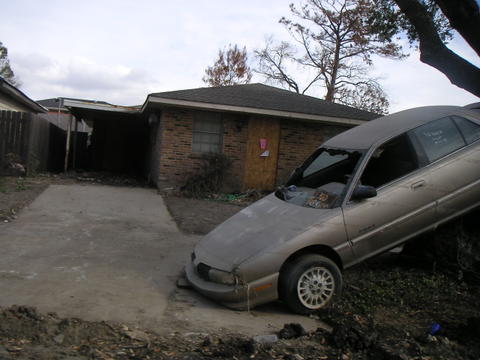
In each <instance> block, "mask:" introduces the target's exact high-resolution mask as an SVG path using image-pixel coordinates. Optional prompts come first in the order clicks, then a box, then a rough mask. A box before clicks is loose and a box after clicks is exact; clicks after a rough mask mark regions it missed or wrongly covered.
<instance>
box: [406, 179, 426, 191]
mask: <svg viewBox="0 0 480 360" xmlns="http://www.w3.org/2000/svg"><path fill="white" fill-rule="evenodd" d="M425 184H426V182H425V180H420V181H416V182H414V183H413V184H412V185H410V188H411V189H412V190H416V189H418V188H421V187H423V186H425Z"/></svg>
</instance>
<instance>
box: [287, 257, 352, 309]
mask: <svg viewBox="0 0 480 360" xmlns="http://www.w3.org/2000/svg"><path fill="white" fill-rule="evenodd" d="M342 283H343V281H342V273H341V272H340V269H339V268H338V266H337V265H336V264H335V263H334V262H333V261H331V260H330V259H329V258H327V257H325V256H321V255H314V254H311V255H304V256H301V257H299V258H298V259H296V260H295V261H294V262H292V263H290V264H288V265H287V266H286V267H285V269H284V271H283V272H282V277H281V280H280V286H281V288H280V294H281V297H282V300H283V301H284V302H285V303H286V304H287V305H288V307H289V308H290V309H291V310H293V311H294V312H296V313H299V314H310V313H312V312H314V311H316V310H319V309H322V308H325V307H327V306H328V305H330V304H331V303H332V301H333V300H334V298H335V297H337V296H338V295H340V293H341V290H342Z"/></svg>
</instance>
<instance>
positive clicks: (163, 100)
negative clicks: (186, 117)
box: [141, 95, 367, 126]
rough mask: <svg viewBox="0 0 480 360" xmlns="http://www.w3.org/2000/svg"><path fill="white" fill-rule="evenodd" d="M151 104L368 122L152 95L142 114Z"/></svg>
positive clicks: (342, 122) (346, 122)
mask: <svg viewBox="0 0 480 360" xmlns="http://www.w3.org/2000/svg"><path fill="white" fill-rule="evenodd" d="M149 103H153V104H159V105H167V106H173V107H189V108H193V109H201V110H214V111H230V112H237V113H247V114H256V115H268V116H276V117H282V118H292V119H302V120H308V121H318V122H322V123H327V124H338V125H348V126H355V125H361V124H364V123H366V122H367V120H357V119H347V118H339V117H333V116H324V115H313V114H305V113H297V112H290V111H281V110H270V109H260V108H253V107H244V106H235V105H223V104H213V103H204V102H197V101H188V100H177V99H168V98H161V97H156V96H151V95H148V97H147V100H146V101H145V103H144V104H143V106H142V110H141V111H142V112H143V111H145V109H146V108H147V106H148V104H149Z"/></svg>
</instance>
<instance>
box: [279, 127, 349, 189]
mask: <svg viewBox="0 0 480 360" xmlns="http://www.w3.org/2000/svg"><path fill="white" fill-rule="evenodd" d="M347 129H348V128H346V127H340V126H333V125H325V124H317V123H311V122H298V121H288V120H282V121H281V122H280V150H279V154H278V166H277V184H284V183H285V182H286V181H287V179H288V177H289V175H290V173H291V172H292V171H293V170H294V169H295V168H296V167H298V166H299V165H301V164H302V163H303V161H304V160H305V159H306V158H307V157H308V156H309V155H310V154H311V153H312V152H313V151H314V150H315V149H316V148H318V147H319V146H320V145H321V144H322V143H323V142H325V141H327V140H328V139H330V138H331V137H333V136H335V135H337V134H339V133H341V132H343V131H345V130H347Z"/></svg>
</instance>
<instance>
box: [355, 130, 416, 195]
mask: <svg viewBox="0 0 480 360" xmlns="http://www.w3.org/2000/svg"><path fill="white" fill-rule="evenodd" d="M418 168H419V162H418V158H417V156H416V153H415V151H414V150H413V147H412V144H411V143H410V139H409V137H408V135H407V134H402V135H400V136H397V137H395V138H393V139H392V140H389V141H388V142H386V143H385V144H383V145H381V146H380V147H378V148H377V149H376V150H375V151H374V153H373V155H372V156H371V158H370V160H369V161H368V164H367V166H366V168H365V170H364V172H363V174H362V177H361V179H360V182H361V184H363V185H370V186H373V187H375V188H378V187H380V186H382V185H384V184H387V183H389V182H391V181H394V180H396V179H398V178H401V177H402V176H405V175H407V174H408V173H410V172H412V171H414V170H416V169H418Z"/></svg>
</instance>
